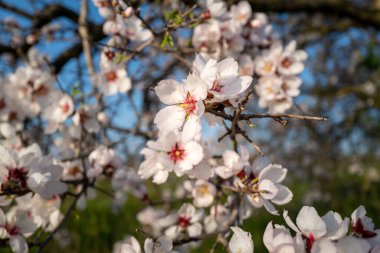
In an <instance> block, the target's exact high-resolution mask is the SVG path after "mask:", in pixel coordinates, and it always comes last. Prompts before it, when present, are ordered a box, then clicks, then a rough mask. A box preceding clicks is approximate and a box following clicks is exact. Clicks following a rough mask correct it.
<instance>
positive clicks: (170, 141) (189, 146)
mask: <svg viewBox="0 0 380 253" xmlns="http://www.w3.org/2000/svg"><path fill="white" fill-rule="evenodd" d="M192 123H194V124H192ZM199 131H200V125H198V124H196V123H195V122H189V123H187V124H186V125H185V127H184V129H183V132H169V133H161V136H160V137H159V139H158V140H157V141H156V142H153V141H149V142H148V143H147V148H144V149H143V150H142V151H141V154H143V155H144V156H145V161H144V162H143V163H142V164H141V165H140V168H139V171H138V174H139V175H140V176H141V178H142V179H147V178H150V177H152V176H153V182H154V183H157V184H161V183H164V182H166V180H167V177H168V175H169V172H172V171H173V172H175V173H176V175H177V176H182V175H184V174H185V173H187V172H189V171H190V170H191V169H193V167H194V166H195V165H197V164H199V163H200V162H201V161H202V159H203V148H202V145H200V144H199V143H198V142H197V141H195V138H196V136H197V135H198V134H199Z"/></svg>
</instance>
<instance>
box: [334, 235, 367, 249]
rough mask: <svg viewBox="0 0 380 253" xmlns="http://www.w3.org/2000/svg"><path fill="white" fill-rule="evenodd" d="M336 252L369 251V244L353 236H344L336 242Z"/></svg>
mask: <svg viewBox="0 0 380 253" xmlns="http://www.w3.org/2000/svg"><path fill="white" fill-rule="evenodd" d="M336 248H337V253H358V252H369V250H370V249H371V245H369V243H368V242H367V241H366V240H364V239H359V238H356V237H353V236H346V237H343V238H342V239H340V240H339V241H338V242H337V243H336Z"/></svg>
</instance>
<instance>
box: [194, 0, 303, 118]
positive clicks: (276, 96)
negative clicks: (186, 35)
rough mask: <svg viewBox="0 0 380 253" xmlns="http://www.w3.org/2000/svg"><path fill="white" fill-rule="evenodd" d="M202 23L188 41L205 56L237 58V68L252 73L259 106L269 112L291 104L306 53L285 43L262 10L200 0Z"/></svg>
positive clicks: (285, 107) (297, 89)
mask: <svg viewBox="0 0 380 253" xmlns="http://www.w3.org/2000/svg"><path fill="white" fill-rule="evenodd" d="M200 5H201V6H202V7H203V9H204V13H203V15H204V18H205V19H206V22H205V23H202V24H200V25H199V26H197V27H196V28H195V29H194V33H193V38H192V43H193V45H194V47H195V48H196V49H197V51H199V52H200V53H201V54H202V55H204V56H205V57H207V58H216V59H219V58H221V57H234V58H235V59H239V61H240V63H241V66H240V72H241V73H242V74H244V75H249V76H254V77H255V80H257V85H256V86H255V90H256V93H257V95H258V97H259V106H260V107H263V108H268V110H269V111H270V112H272V113H283V112H284V111H286V110H288V109H290V108H291V106H292V104H293V98H294V97H296V96H298V95H299V94H300V92H299V88H300V85H301V82H302V81H301V79H300V78H299V77H298V75H299V74H300V73H301V72H302V71H303V69H304V63H303V62H304V61H305V60H306V58H307V54H306V52H305V51H303V50H296V42H295V41H291V42H290V43H288V44H287V45H286V46H284V45H283V42H282V41H281V40H278V39H277V36H276V35H275V34H274V33H273V29H272V25H271V24H270V23H269V21H268V17H267V16H266V14H264V13H252V9H251V6H250V4H249V3H248V2H247V1H241V2H239V3H238V4H236V5H232V6H231V8H230V10H229V11H228V10H227V8H226V3H225V2H224V1H219V0H212V1H200Z"/></svg>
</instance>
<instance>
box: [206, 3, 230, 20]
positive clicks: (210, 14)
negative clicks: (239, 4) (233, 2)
mask: <svg viewBox="0 0 380 253" xmlns="http://www.w3.org/2000/svg"><path fill="white" fill-rule="evenodd" d="M199 4H200V6H201V7H203V8H204V9H205V12H204V14H203V16H204V18H205V19H210V18H215V19H224V18H226V14H227V8H226V3H225V2H224V1H221V0H200V1H199Z"/></svg>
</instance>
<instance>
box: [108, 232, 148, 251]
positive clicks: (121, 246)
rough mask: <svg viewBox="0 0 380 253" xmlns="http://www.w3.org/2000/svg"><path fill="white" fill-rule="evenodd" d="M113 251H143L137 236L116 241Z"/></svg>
mask: <svg viewBox="0 0 380 253" xmlns="http://www.w3.org/2000/svg"><path fill="white" fill-rule="evenodd" d="M112 252H113V253H141V247H140V243H139V242H138V241H137V240H136V238H135V237H133V236H130V237H126V238H125V239H124V240H123V241H120V242H117V243H115V245H114V247H113V251H112Z"/></svg>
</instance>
